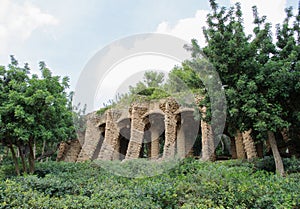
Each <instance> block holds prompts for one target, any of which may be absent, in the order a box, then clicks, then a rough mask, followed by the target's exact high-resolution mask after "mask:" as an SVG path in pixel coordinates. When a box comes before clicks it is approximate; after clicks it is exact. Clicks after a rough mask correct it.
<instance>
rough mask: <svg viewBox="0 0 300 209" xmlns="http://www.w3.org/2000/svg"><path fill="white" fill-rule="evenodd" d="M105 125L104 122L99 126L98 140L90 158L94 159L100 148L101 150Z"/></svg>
mask: <svg viewBox="0 0 300 209" xmlns="http://www.w3.org/2000/svg"><path fill="white" fill-rule="evenodd" d="M105 126H106V124H105V123H104V124H102V125H100V126H99V130H100V136H99V141H98V143H97V146H96V149H95V151H94V153H93V156H92V160H96V159H97V158H98V155H99V153H100V150H101V147H102V144H103V141H104V136H105Z"/></svg>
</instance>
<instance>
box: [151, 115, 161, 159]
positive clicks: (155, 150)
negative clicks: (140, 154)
mask: <svg viewBox="0 0 300 209" xmlns="http://www.w3.org/2000/svg"><path fill="white" fill-rule="evenodd" d="M158 120H159V119H158V118H156V119H153V120H150V124H151V126H150V129H149V131H150V134H151V146H150V147H151V159H157V158H159V138H160V135H161V134H162V132H163V124H161V122H160V121H158Z"/></svg>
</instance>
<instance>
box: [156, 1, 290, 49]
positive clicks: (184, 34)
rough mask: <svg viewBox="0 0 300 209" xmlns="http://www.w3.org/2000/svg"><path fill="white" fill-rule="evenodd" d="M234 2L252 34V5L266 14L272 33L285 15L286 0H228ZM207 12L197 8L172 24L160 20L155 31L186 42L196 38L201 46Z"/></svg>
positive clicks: (203, 42)
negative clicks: (271, 26) (186, 16)
mask: <svg viewBox="0 0 300 209" xmlns="http://www.w3.org/2000/svg"><path fill="white" fill-rule="evenodd" d="M236 2H241V6H242V12H243V18H244V26H245V32H246V34H252V30H253V24H252V22H253V14H252V6H253V5H256V6H257V8H258V12H259V15H260V16H262V15H266V16H267V21H268V22H271V23H272V25H273V28H272V32H273V33H275V25H276V24H277V23H281V22H282V21H283V18H284V17H285V12H284V9H285V7H286V0H272V1H271V0H242V1H241V0H230V3H231V5H234V4H235V3H236ZM208 12H209V11H207V10H198V11H197V12H196V14H195V16H194V17H191V18H184V19H180V20H179V21H177V23H176V24H175V25H174V26H172V25H171V24H170V23H169V22H167V21H164V22H161V23H160V24H159V25H158V27H157V29H156V32H158V33H165V34H170V35H174V36H177V37H179V38H182V39H184V40H186V41H188V42H190V40H191V39H192V38H196V39H197V40H198V43H199V44H200V46H201V47H203V46H205V45H206V44H205V38H204V35H203V32H202V27H203V26H206V15H207V14H208Z"/></svg>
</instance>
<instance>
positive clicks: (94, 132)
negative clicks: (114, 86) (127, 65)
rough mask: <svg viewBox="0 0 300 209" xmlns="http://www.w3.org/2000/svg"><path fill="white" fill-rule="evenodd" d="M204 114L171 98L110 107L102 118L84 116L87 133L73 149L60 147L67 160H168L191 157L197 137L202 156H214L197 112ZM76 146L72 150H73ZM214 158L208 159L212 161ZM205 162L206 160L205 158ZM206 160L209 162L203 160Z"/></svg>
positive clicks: (62, 157)
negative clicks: (127, 106)
mask: <svg viewBox="0 0 300 209" xmlns="http://www.w3.org/2000/svg"><path fill="white" fill-rule="evenodd" d="M203 111H205V109H203V108H202V109H200V108H198V107H197V108H196V107H194V108H190V107H184V106H182V105H179V104H178V102H176V101H175V100H174V99H172V98H168V99H163V100H159V101H149V102H138V103H133V104H131V105H130V107H129V108H125V109H122V108H112V109H109V110H107V111H106V112H105V113H103V114H102V115H99V114H97V113H96V112H93V113H90V114H88V115H87V123H86V131H85V135H84V136H81V137H80V136H79V142H80V144H81V148H79V143H78V142H77V143H74V142H72V143H73V144H75V146H72V145H71V144H69V145H67V144H66V143H65V144H63V145H62V146H61V147H60V150H59V153H58V159H60V160H66V161H73V162H75V161H77V162H81V161H86V160H124V159H125V160H129V159H136V158H141V157H142V158H148V159H153V160H155V159H168V158H173V157H174V156H175V155H176V156H177V157H179V158H184V157H187V156H192V155H193V151H194V150H193V145H194V142H195V139H196V137H197V136H198V135H199V134H200V135H201V136H202V147H203V148H202V156H207V155H205V154H206V153H213V151H212V152H211V150H214V146H215V145H214V142H213V140H209V139H212V130H211V127H210V125H209V124H208V123H206V122H205V121H204V120H200V119H196V118H197V117H195V114H196V113H200V112H202V113H203ZM74 147H75V148H74ZM212 157H213V156H207V158H212ZM204 160H205V159H204ZM206 160H208V159H206Z"/></svg>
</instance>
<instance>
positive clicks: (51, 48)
mask: <svg viewBox="0 0 300 209" xmlns="http://www.w3.org/2000/svg"><path fill="white" fill-rule="evenodd" d="M297 1H298V0H241V4H242V10H243V14H244V21H245V27H246V32H247V33H251V21H252V13H251V7H252V5H257V7H258V11H259V13H260V14H264V15H267V17H268V21H270V22H272V23H273V25H275V24H276V23H280V22H281V21H282V20H283V18H284V17H285V14H284V8H286V7H288V6H293V7H294V9H296V8H297V6H298V2H297ZM217 2H218V4H219V5H220V6H226V7H228V6H230V5H232V4H234V3H235V2H237V0H217ZM209 10H210V8H209V4H208V0H0V65H7V64H8V63H9V61H10V57H9V56H10V55H14V56H15V58H16V59H17V60H18V61H19V63H20V64H21V65H23V64H24V63H25V62H27V63H29V65H30V66H31V68H32V71H33V72H38V62H39V61H45V62H46V64H47V66H48V67H49V68H50V69H51V70H52V71H53V73H54V74H56V75H61V76H69V77H70V80H71V82H70V84H71V90H74V89H75V86H76V83H77V80H78V78H79V76H80V73H81V71H82V70H83V69H84V67H85V66H86V64H87V63H88V62H89V60H90V59H91V58H92V57H93V56H94V54H95V53H96V52H97V51H99V50H101V49H102V48H103V47H105V46H107V45H109V44H110V43H112V42H113V41H115V40H118V39H121V38H124V37H126V36H130V35H133V34H139V33H150V32H154V33H155V32H158V33H164V34H170V35H173V36H176V37H179V38H182V39H184V40H187V41H189V40H190V39H192V38H196V39H198V42H199V44H200V46H204V45H205V41H204V38H203V34H202V26H204V25H205V17H206V14H207V13H208V12H209Z"/></svg>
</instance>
